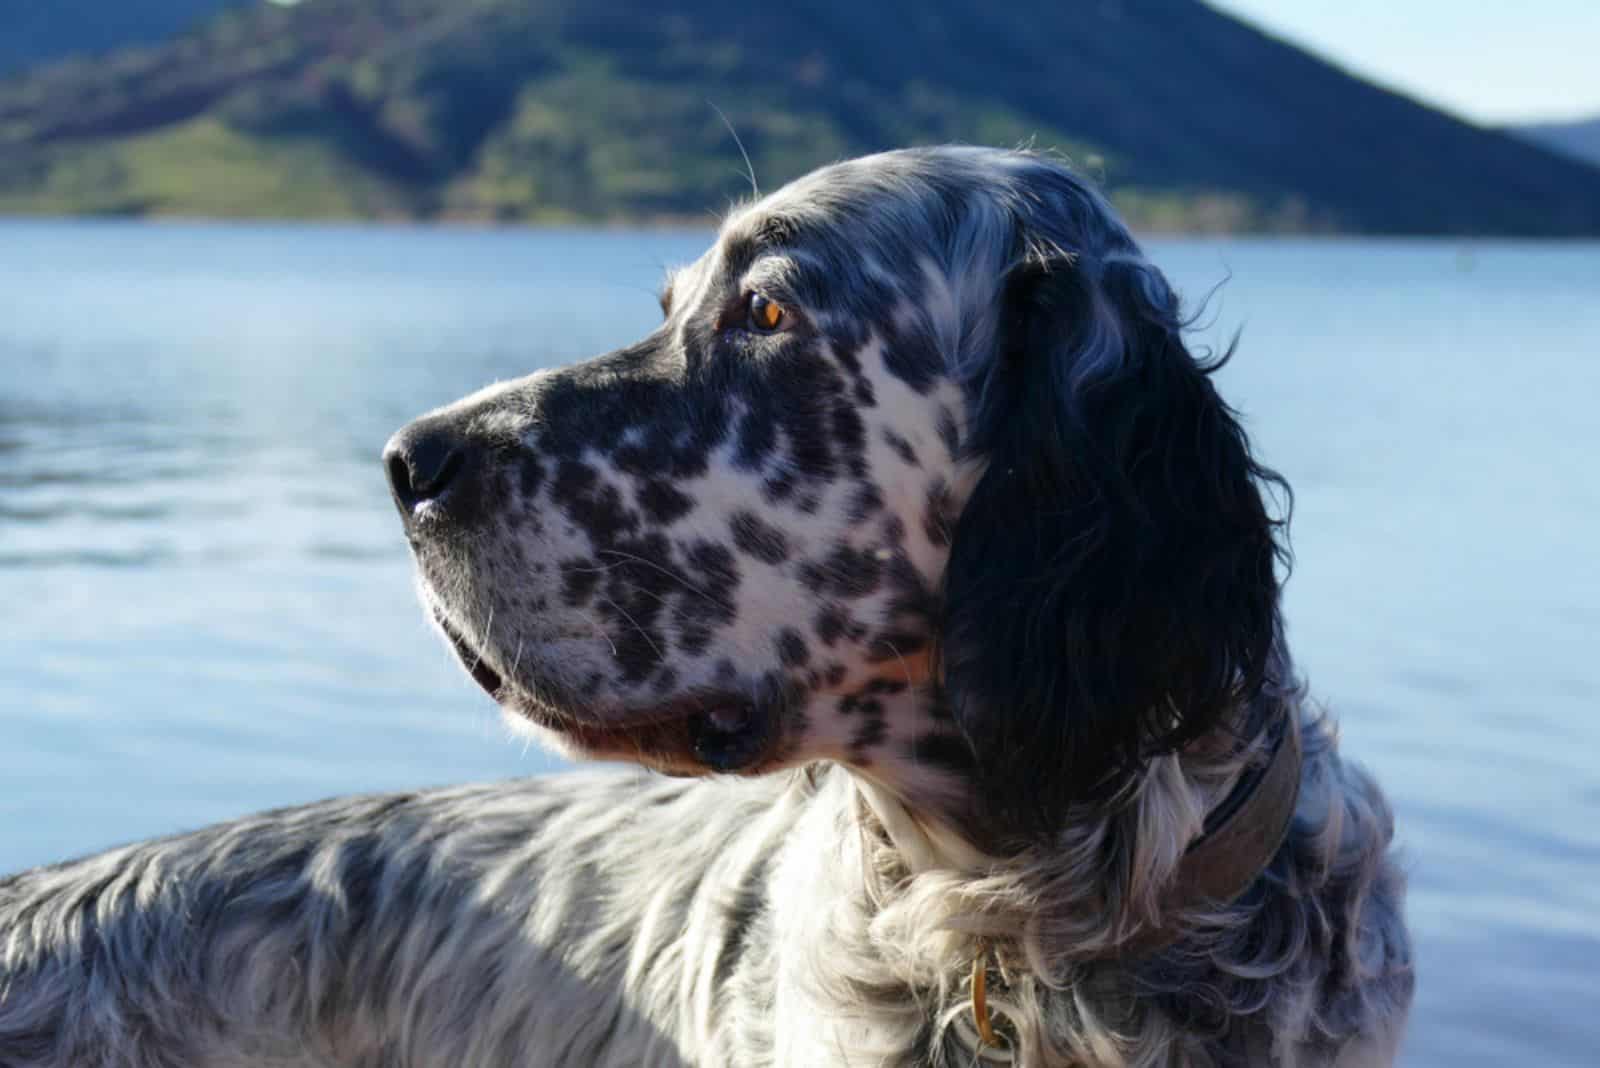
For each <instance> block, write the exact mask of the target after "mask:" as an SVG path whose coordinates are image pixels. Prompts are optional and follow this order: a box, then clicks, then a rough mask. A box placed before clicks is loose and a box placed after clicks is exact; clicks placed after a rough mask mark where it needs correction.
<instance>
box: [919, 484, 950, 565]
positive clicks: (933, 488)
mask: <svg viewBox="0 0 1600 1068" xmlns="http://www.w3.org/2000/svg"><path fill="white" fill-rule="evenodd" d="M955 522H956V506H955V498H954V497H953V496H952V494H951V493H950V487H949V485H947V484H946V483H945V480H944V479H942V478H936V479H934V480H933V481H932V482H930V483H929V484H928V495H927V499H926V500H925V502H924V504H923V508H922V532H923V533H924V534H926V535H927V536H928V542H929V544H932V545H937V546H939V547H940V548H944V547H947V546H949V544H950V531H951V529H952V528H953V527H954V526H955Z"/></svg>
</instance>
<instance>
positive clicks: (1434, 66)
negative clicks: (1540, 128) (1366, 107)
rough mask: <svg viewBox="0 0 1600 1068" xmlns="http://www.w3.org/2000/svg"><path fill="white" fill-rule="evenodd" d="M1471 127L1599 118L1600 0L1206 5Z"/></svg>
mask: <svg viewBox="0 0 1600 1068" xmlns="http://www.w3.org/2000/svg"><path fill="white" fill-rule="evenodd" d="M1208 2H1209V3H1210V4H1211V5H1212V6H1213V7H1216V8H1219V9H1220V10H1223V11H1226V12H1228V13H1230V14H1234V15H1238V16H1241V17H1243V18H1245V19H1247V20H1249V21H1251V22H1253V23H1255V24H1256V25H1257V26H1260V27H1261V28H1262V29H1265V30H1267V31H1268V32H1270V33H1272V34H1273V35H1275V36H1277V37H1282V38H1285V39H1287V40H1290V41H1292V42H1293V43H1295V44H1297V45H1300V46H1301V47H1304V48H1309V49H1310V50H1311V51H1313V52H1316V53H1318V54H1320V55H1321V56H1323V57H1324V58H1326V59H1331V60H1333V61H1335V62H1336V63H1338V64H1339V65H1340V66H1342V67H1344V68H1345V69H1346V70H1349V71H1351V72H1352V73H1355V74H1359V75H1361V76H1363V77H1366V78H1369V79H1371V80H1373V81H1377V82H1379V83H1381V84H1383V85H1385V86H1387V87H1388V88H1391V89H1396V90H1399V91H1401V92H1403V93H1405V94H1406V95H1407V96H1411V97H1414V98H1416V99H1418V100H1421V101H1422V102H1423V103H1426V104H1432V105H1434V106H1436V107H1441V108H1443V109H1445V110H1446V111H1451V112H1454V113H1455V114H1457V115H1460V116H1462V117H1463V118H1467V119H1471V120H1473V121H1474V122H1479V123H1485V124H1489V125H1495V124H1499V123H1504V122H1519V121H1525V120H1530V119H1532V120H1539V119H1576V118H1595V117H1600V0H1521V2H1520V3H1514V2H1507V0H1208Z"/></svg>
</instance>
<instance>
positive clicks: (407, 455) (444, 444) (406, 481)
mask: <svg viewBox="0 0 1600 1068" xmlns="http://www.w3.org/2000/svg"><path fill="white" fill-rule="evenodd" d="M472 453H473V449H472V446H471V445H470V443H469V442H468V441H467V440H466V438H465V437H464V436H463V435H462V434H461V432H460V430H458V429H457V428H455V427H453V426H451V425H450V424H449V423H446V422H437V421H434V420H431V419H419V420H417V421H416V422H415V423H412V424H410V425H409V426H406V427H403V428H402V429H401V430H400V431H399V433H397V434H395V436H394V437H392V438H390V439H389V444H387V445H385V446H384V448H383V465H384V467H385V469H386V470H387V471H388V472H389V487H390V488H391V489H392V490H394V499H395V503H396V504H398V505H399V506H400V511H401V514H403V515H406V516H409V515H410V514H411V512H412V510H413V509H415V508H416V507H417V505H419V504H421V503H422V502H424V501H440V500H442V499H443V498H444V496H445V494H446V492H447V491H449V489H450V488H451V486H453V485H456V484H458V483H459V482H461V481H462V476H463V474H464V472H465V471H466V469H467V468H468V467H469V466H470V465H471V461H472Z"/></svg>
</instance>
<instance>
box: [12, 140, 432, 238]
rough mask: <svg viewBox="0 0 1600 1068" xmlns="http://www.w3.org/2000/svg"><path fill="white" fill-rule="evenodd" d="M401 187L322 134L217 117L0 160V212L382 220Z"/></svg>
mask: <svg viewBox="0 0 1600 1068" xmlns="http://www.w3.org/2000/svg"><path fill="white" fill-rule="evenodd" d="M411 211H412V207H411V205H410V204H409V203H408V201H407V198H406V197H405V196H404V194H403V193H401V192H400V191H398V190H396V189H395V188H394V187H393V186H391V185H390V184H389V183H387V182H385V181H383V180H382V179H379V178H376V177H374V176H373V175H372V174H370V173H368V172H366V171H363V170H361V169H360V168H357V167H354V166H352V165H351V164H350V163H349V162H348V161H347V160H346V159H343V158H341V157H340V156H339V155H338V154H337V153H336V152H335V151H334V150H333V148H332V146H331V145H330V143H329V142H327V141H326V140H321V139H317V138H314V137H310V136H301V137H297V136H293V135H288V136H274V137H271V138H263V137H257V136H252V135H250V134H246V133H241V132H239V131H237V130H235V129H233V128H231V127H230V126H228V125H227V124H226V123H224V122H222V121H220V120H218V119H214V118H206V117H202V118H198V119H194V120H191V121H189V122H186V123H182V124H180V125H176V126H171V127H166V128H164V129H161V130H158V131H155V132H152V133H148V134H142V135H137V136H132V137H124V138H120V139H117V140H114V141H106V142H98V143H95V144H92V145H81V144H66V145H61V146H56V147H54V148H53V149H52V151H50V152H49V153H48V154H47V155H45V156H44V157H43V158H42V159H39V158H35V159H33V160H30V161H29V166H28V167H27V168H25V169H22V168H16V167H11V166H7V165H6V164H5V163H4V162H0V213H7V214H22V215H53V214H63V215H64V214H91V215H184V216H195V217H203V218H204V217H213V218H269V217H270V218H292V219H314V218H339V217H351V216H354V217H360V218H383V217H398V216H404V215H408V214H411Z"/></svg>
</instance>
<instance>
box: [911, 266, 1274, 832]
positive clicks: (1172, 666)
mask: <svg viewBox="0 0 1600 1068" xmlns="http://www.w3.org/2000/svg"><path fill="white" fill-rule="evenodd" d="M1183 325H1184V324H1183V323H1182V321H1181V320H1180V318H1179V313H1178V307H1177V301H1176V298H1175V297H1174V296H1173V295H1172V293H1171V290H1170V289H1169V288H1168V286H1167V284H1166V281H1165V279H1163V278H1162V277H1161V275H1160V274H1159V272H1157V271H1156V270H1155V269H1154V268H1153V267H1151V266H1150V265H1149V264H1148V263H1146V262H1145V261H1143V260H1140V259H1137V258H1134V257H1132V256H1129V257H1127V258H1125V259H1119V260H1117V261H1114V262H1111V263H1108V264H1088V263H1084V262H1079V261H1077V260H1066V259H1058V260H1056V261H1053V262H1050V263H1045V264H1038V263H1034V264H1030V265H1027V266H1023V267H1019V268H1017V269H1015V270H1014V271H1013V274H1012V277H1011V279H1010V280H1009V282H1008V285H1007V290H1006V294H1005V310H1004V317H1003V321H1002V324H1001V328H1000V331H1001V336H1000V339H999V345H998V351H997V353H996V356H995V359H994V360H993V361H992V362H991V364H990V365H989V366H988V367H987V368H986V369H985V371H984V374H983V377H982V378H981V379H980V380H979V381H977V382H974V383H973V390H974V394H973V395H974V396H975V397H977V398H978V400H977V411H976V415H975V418H974V425H973V428H972V433H971V435H970V437H971V441H970V445H971V449H972V455H973V456H974V458H975V459H977V460H979V461H981V462H983V463H984V464H985V465H986V466H985V468H984V471H983V474H982V475H981V477H980V478H979V481H978V484H977V486H976V487H975V489H974V491H973V493H972V495H971V497H970V499H969V500H968V501H967V503H966V506H965V508H964V509H963V511H962V514H961V516H960V519H959V521H958V522H957V524H956V529H955V534H954V538H953V540H952V543H951V554H950V562H949V566H948V569H947V571H946V577H945V591H944V592H945V597H944V613H945V618H944V621H943V628H942V631H941V646H942V647H941V659H942V664H943V670H944V680H945V685H946V687H947V690H948V695H949V698H950V700H951V705H952V711H953V713H954V715H955V717H956V720H957V722H958V724H959V725H960V727H961V729H962V731H963V732H964V734H965V735H966V737H967V740H968V742H969V743H970V745H971V746H972V749H973V753H974V756H975V758H976V761H977V764H978V773H979V775H980V777H981V778H982V780H983V781H982V783H981V784H980V785H981V786H982V788H983V793H984V796H985V797H986V799H987V800H988V802H989V803H990V804H991V805H992V806H993V810H992V811H991V812H990V813H989V815H990V817H991V818H992V819H994V820H995V821H997V822H998V823H1000V824H1001V825H1002V826H1004V827H1007V828H1009V829H1010V830H1013V831H1016V832H1022V833H1026V832H1029V831H1035V830H1045V829H1048V828H1049V827H1051V826H1054V825H1058V824H1059V819H1060V816H1061V812H1062V809H1063V808H1064V806H1066V805H1068V804H1070V803H1072V802H1075V801H1082V800H1092V799H1097V798H1104V797H1106V796H1107V795H1109V794H1110V793H1112V792H1114V791H1116V790H1117V789H1118V788H1119V787H1120V786H1122V785H1123V784H1125V783H1126V782H1127V781H1128V779H1129V776H1130V775H1131V774H1132V773H1133V772H1134V771H1135V770H1136V769H1137V768H1138V767H1139V766H1140V763H1141V761H1143V760H1144V759H1145V758H1146V757H1148V756H1150V755H1151V754H1153V753H1156V752H1161V751H1165V750H1170V749H1172V748H1176V747H1178V746H1181V745H1183V744H1184V743H1186V742H1188V741H1190V740H1192V739H1194V738H1196V737H1198V736H1200V735H1201V734H1203V733H1205V732H1206V731H1207V730H1208V729H1210V728H1211V727H1213V726H1215V725H1216V724H1218V723H1219V722H1220V721H1222V720H1223V719H1224V717H1225V716H1226V715H1227V713H1228V712H1229V711H1230V709H1233V708H1235V707H1237V706H1238V705H1239V703H1240V702H1241V701H1242V700H1244V699H1245V698H1247V697H1248V696H1250V695H1251V694H1253V693H1254V692H1255V691H1256V690H1257V689H1258V688H1259V687H1260V685H1261V683H1262V680H1263V678H1264V676H1265V672H1266V670H1267V668H1266V665H1267V661H1268V656H1269V651H1270V649H1271V646H1272V643H1273V640H1274V636H1275V633H1276V628H1277V623H1278V582H1277V574H1276V570H1275V563H1276V560H1277V557H1278V554H1279V549H1278V544H1277V541H1276V537H1275V536H1276V534H1277V529H1278V526H1279V524H1278V523H1277V522H1275V521H1274V520H1273V518H1272V517H1271V516H1270V515H1269V514H1268V512H1267V509H1266V507H1265V505H1264V503H1263V499H1262V493H1261V484H1262V483H1264V482H1271V483H1274V484H1277V485H1280V486H1281V485H1282V482H1281V480H1280V479H1278V478H1277V476H1276V475H1274V474H1272V472H1270V471H1267V470H1266V469H1264V468H1262V467H1261V466H1259V465H1258V464H1256V463H1255V461H1254V460H1253V459H1252V457H1251V455H1250V449H1249V444H1248V442H1247V441H1246V439H1245V435H1244V432H1243V430H1242V429H1241V428H1240V426H1239V423H1238V421H1237V419H1236V418H1235V416H1234V413H1233V412H1232V411H1231V410H1230V409H1229V408H1228V407H1227V406H1226V405H1225V404H1223V402H1222V400H1221V399H1220V398H1219V397H1218V396H1217V392H1216V389H1215V388H1214V387H1213V385H1212V382H1211V378H1210V374H1211V373H1212V372H1213V371H1214V370H1216V367H1217V366H1220V363H1221V361H1217V363H1215V364H1206V363H1202V362H1200V361H1197V360H1196V359H1194V358H1193V357H1191V356H1190V354H1189V352H1188V350H1187V349H1186V348H1185V347H1184V344H1183V340H1182V336H1181V333H1182V329H1183ZM1285 489H1286V487H1285Z"/></svg>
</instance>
